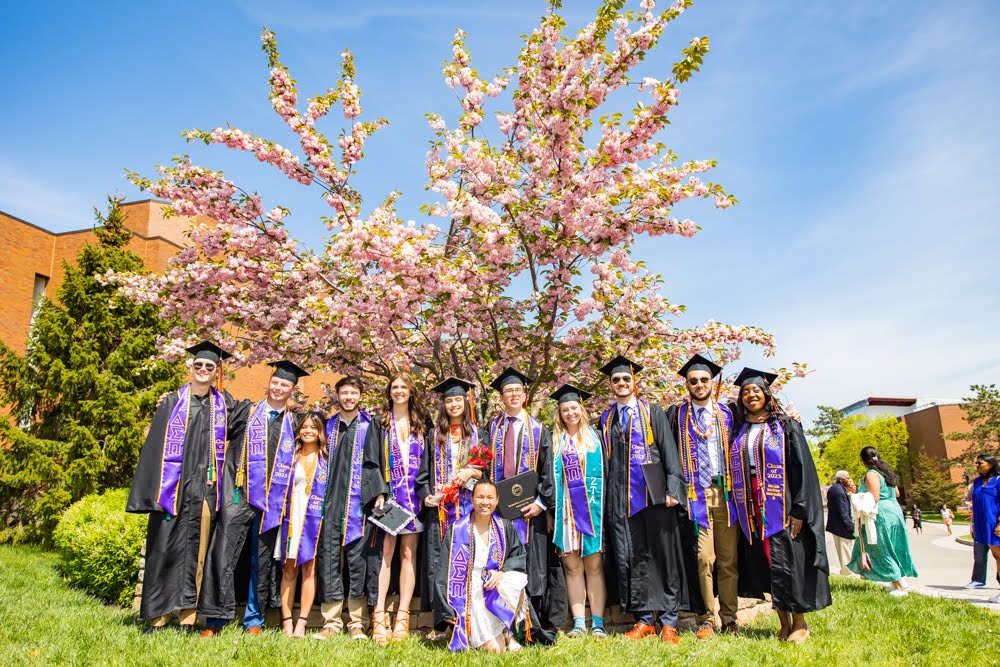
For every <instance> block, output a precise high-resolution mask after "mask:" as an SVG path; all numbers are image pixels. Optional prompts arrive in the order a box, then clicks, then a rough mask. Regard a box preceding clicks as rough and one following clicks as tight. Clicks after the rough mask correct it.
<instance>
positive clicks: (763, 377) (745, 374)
mask: <svg viewBox="0 0 1000 667" xmlns="http://www.w3.org/2000/svg"><path fill="white" fill-rule="evenodd" d="M777 379H778V376H777V375H775V374H774V373H768V372H766V371H759V370H757V369H756V368H744V369H743V370H741V371H740V374H739V375H737V376H736V379H735V380H733V383H734V384H735V385H736V386H737V387H742V386H743V385H746V384H755V385H758V386H760V387H770V386H771V383H772V382H774V381H775V380H777Z"/></svg>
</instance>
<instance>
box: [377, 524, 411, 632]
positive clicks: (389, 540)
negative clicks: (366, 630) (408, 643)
mask: <svg viewBox="0 0 1000 667" xmlns="http://www.w3.org/2000/svg"><path fill="white" fill-rule="evenodd" d="M419 538H420V535H419V534H417V533H410V534H406V535H400V536H399V560H400V566H399V608H398V611H397V613H396V624H395V627H394V628H393V635H394V636H395V637H396V638H397V639H401V638H403V637H405V636H406V633H407V632H408V631H409V626H410V603H411V602H412V601H413V588H414V586H415V585H416V581H417V570H416V561H417V540H418V539H419ZM395 553H396V536H395V535H389V534H386V535H385V537H384V539H383V542H382V564H381V566H380V568H379V573H378V601H377V603H376V604H375V611H374V614H376V615H379V616H380V617H381V618H383V619H384V616H385V598H386V596H387V595H388V594H389V575H390V569H391V568H392V557H393V555H394V554H395ZM384 632H385V627H384V626H383V629H382V633H383V635H382V640H384ZM372 638H373V639H375V641H376V642H379V643H380V642H381V641H382V640H380V639H379V638H378V637H376V636H375V633H374V631H373V634H372Z"/></svg>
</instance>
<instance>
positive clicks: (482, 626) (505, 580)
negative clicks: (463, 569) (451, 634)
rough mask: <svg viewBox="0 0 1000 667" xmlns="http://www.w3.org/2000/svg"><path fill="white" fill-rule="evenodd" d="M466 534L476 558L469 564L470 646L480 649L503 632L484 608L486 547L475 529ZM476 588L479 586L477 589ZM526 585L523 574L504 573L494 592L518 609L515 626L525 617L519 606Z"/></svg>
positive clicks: (526, 580)
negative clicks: (472, 540)
mask: <svg viewBox="0 0 1000 667" xmlns="http://www.w3.org/2000/svg"><path fill="white" fill-rule="evenodd" d="M469 530H471V531H472V534H473V535H475V539H476V557H475V560H474V561H473V563H472V576H471V588H472V594H471V596H470V600H469V603H470V610H469V611H470V614H469V615H470V616H471V618H470V619H469V646H471V647H473V648H479V647H480V646H482V645H483V644H485V643H486V642H488V641H490V640H491V639H495V638H496V637H497V636H498V635H500V633H501V632H503V631H504V629H505V628H504V625H503V623H502V622H501V621H500V619H499V618H497V617H496V616H494V615H493V613H492V612H491V611H490V610H488V609H487V608H486V598H485V597H484V593H483V585H482V581H483V568H484V567H486V559H487V556H488V555H489V544H488V543H487V541H486V540H484V539H483V538H482V537H480V536H479V531H477V530H476V528H475V526H470V527H469ZM477 584H478V585H477ZM527 585H528V575H526V574H524V573H523V572H504V573H503V576H501V577H500V584H499V585H498V586H497V590H498V591H499V592H500V597H502V598H503V599H504V601H505V602H506V603H507V605H508V606H509V607H510V608H511V609H517V611H516V612H515V618H514V622H515V623H516V622H517V621H518V620H520V619H522V618H523V617H524V605H523V604H521V605H520V606H518V604H519V603H520V602H521V593H522V592H523V591H524V587H525V586H527Z"/></svg>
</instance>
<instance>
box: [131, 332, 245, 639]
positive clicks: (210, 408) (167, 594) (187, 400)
mask: <svg viewBox="0 0 1000 667" xmlns="http://www.w3.org/2000/svg"><path fill="white" fill-rule="evenodd" d="M188 352H190V353H191V354H193V355H194V361H193V362H192V364H191V382H190V383H188V384H186V385H184V386H183V387H181V388H180V389H179V390H178V391H176V392H172V393H171V394H169V395H168V396H167V397H166V398H165V399H164V400H163V402H162V403H161V404H160V405H159V407H158V408H157V410H156V414H155V415H154V416H153V421H152V423H151V424H150V427H149V432H148V434H147V436H146V441H145V443H144V444H143V446H142V451H141V452H140V454H139V463H138V464H137V465H136V469H135V477H134V478H133V479H132V488H131V489H130V491H129V498H128V504H127V506H126V510H127V511H129V512H135V513H144V514H148V515H149V524H148V527H147V532H146V566H145V573H144V575H143V582H142V586H143V590H142V603H141V605H140V608H139V616H140V617H141V618H142V619H143V620H146V621H148V622H149V628H148V631H155V630H161V629H163V628H164V627H166V625H167V623H169V622H170V618H171V616H172V615H173V614H177V616H178V623H179V625H180V627H181V629H182V630H184V631H186V632H190V631H191V630H192V629H193V628H194V622H195V618H196V615H197V613H196V608H197V605H198V595H199V592H200V590H201V583H202V572H203V569H202V568H203V564H204V562H205V554H206V552H207V550H208V545H209V541H210V540H211V537H212V533H213V531H214V528H215V525H216V516H217V513H218V510H219V507H220V505H221V503H222V502H223V498H222V490H221V485H220V484H219V479H220V477H221V472H222V470H223V469H224V467H225V456H226V443H227V441H228V440H229V438H230V437H232V430H233V428H234V425H235V424H237V423H240V422H241V420H242V419H244V416H243V415H242V414H241V412H242V410H241V406H240V404H237V403H236V401H234V400H233V398H232V397H231V396H230V395H229V394H228V393H224V392H220V391H218V390H217V389H216V388H215V387H214V386H213V384H212V383H213V381H214V380H215V377H216V374H217V372H218V370H219V367H220V365H221V363H222V360H223V359H226V358H228V357H229V356H230V355H229V354H228V353H226V352H224V351H223V350H222V349H220V348H219V347H218V346H217V345H214V344H213V343H210V342H203V343H199V344H198V345H195V346H194V347H190V348H188Z"/></svg>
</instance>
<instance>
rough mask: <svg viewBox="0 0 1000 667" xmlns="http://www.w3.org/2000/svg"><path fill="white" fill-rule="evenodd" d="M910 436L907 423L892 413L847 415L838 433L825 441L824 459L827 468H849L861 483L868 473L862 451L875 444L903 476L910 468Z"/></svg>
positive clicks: (834, 469) (822, 457) (884, 459)
mask: <svg viewBox="0 0 1000 667" xmlns="http://www.w3.org/2000/svg"><path fill="white" fill-rule="evenodd" d="M909 439H910V436H909V432H908V431H907V430H906V424H905V423H903V422H902V421H900V420H899V419H897V418H896V417H893V416H891V415H885V416H882V417H874V418H873V417H864V416H861V415H858V416H855V417H847V418H846V419H842V420H841V421H840V425H839V430H838V433H837V434H836V435H835V436H833V437H832V438H830V439H829V440H826V441H825V443H824V447H823V453H822V455H821V456H820V460H821V461H822V466H823V469H824V470H830V471H833V472H836V471H837V470H846V471H847V472H849V473H851V477H853V478H854V480H855V481H856V482H857V483H858V484H860V483H861V480H862V478H863V477H864V474H865V472H866V471H865V466H864V464H863V463H861V456H860V455H861V450H862V449H863V448H865V447H869V446H871V447H874V448H875V449H877V450H878V453H879V456H880V457H881V458H882V460H883V461H885V462H886V463H888V464H889V465H891V466H892V468H893V470H895V471H896V472H897V473H898V474H900V475H902V474H904V473H906V472H907V469H908V467H909V466H908V465H907V463H908V453H909V450H908V448H907V443H908V442H909ZM824 481H828V480H824Z"/></svg>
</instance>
